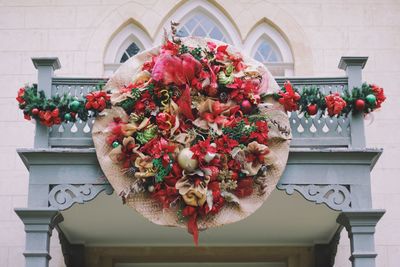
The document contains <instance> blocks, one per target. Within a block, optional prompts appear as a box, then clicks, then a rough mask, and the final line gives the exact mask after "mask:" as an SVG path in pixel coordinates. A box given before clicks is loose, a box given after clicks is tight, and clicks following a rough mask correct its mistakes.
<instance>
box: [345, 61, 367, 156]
mask: <svg viewBox="0 0 400 267" xmlns="http://www.w3.org/2000/svg"><path fill="white" fill-rule="evenodd" d="M367 60H368V57H342V58H341V59H340V62H339V69H342V70H345V71H346V74H347V77H348V78H349V90H352V89H353V87H360V86H361V84H362V69H363V68H364V66H365V64H366V63H367ZM351 147H352V148H365V133H364V117H363V114H361V113H357V114H352V116H351Z"/></svg>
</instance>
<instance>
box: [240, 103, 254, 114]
mask: <svg viewBox="0 0 400 267" xmlns="http://www.w3.org/2000/svg"><path fill="white" fill-rule="evenodd" d="M240 106H241V107H242V110H243V111H244V113H249V112H250V111H251V110H252V108H253V107H252V105H251V103H250V101H249V100H243V101H242V104H241V105H240Z"/></svg>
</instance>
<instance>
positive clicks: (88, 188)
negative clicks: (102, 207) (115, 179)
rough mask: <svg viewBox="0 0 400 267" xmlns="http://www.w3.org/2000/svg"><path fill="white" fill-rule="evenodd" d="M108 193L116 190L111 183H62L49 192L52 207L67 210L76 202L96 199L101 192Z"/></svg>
mask: <svg viewBox="0 0 400 267" xmlns="http://www.w3.org/2000/svg"><path fill="white" fill-rule="evenodd" d="M102 191H105V192H106V194H107V195H110V194H112V192H113V191H114V190H113V188H112V187H111V185H110V184H108V183H107V184H83V185H72V184H60V185H56V186H54V187H53V188H52V189H51V191H50V193H49V203H50V207H53V208H57V209H59V210H66V209H68V208H70V207H71V206H72V205H73V204H75V203H81V204H82V203H84V202H88V201H90V200H92V199H94V198H95V197H96V196H97V195H98V194H99V193H100V192H102Z"/></svg>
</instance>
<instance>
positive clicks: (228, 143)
mask: <svg viewBox="0 0 400 267" xmlns="http://www.w3.org/2000/svg"><path fill="white" fill-rule="evenodd" d="M215 143H216V144H217V150H218V152H222V153H226V154H229V153H231V151H232V149H233V148H235V147H237V146H238V145H239V143H238V142H237V141H236V140H234V139H231V138H229V136H227V135H223V136H222V137H220V138H218V139H217V140H215Z"/></svg>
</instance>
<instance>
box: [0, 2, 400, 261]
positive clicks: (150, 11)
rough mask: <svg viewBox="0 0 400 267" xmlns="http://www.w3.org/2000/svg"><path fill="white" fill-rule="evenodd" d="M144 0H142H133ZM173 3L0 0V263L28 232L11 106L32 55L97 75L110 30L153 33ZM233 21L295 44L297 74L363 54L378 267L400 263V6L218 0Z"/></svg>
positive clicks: (23, 138)
mask: <svg viewBox="0 0 400 267" xmlns="http://www.w3.org/2000/svg"><path fill="white" fill-rule="evenodd" d="M138 2H141V3H138ZM177 3H178V1H176V0H164V1H161V0H160V1H155V0H146V1H136V2H129V1H125V0H117V1H111V0H87V1H83V0H65V1H61V0H31V1H28V0H9V1H5V0H0V84H1V88H2V89H1V92H2V93H1V95H0V108H1V112H0V129H1V131H0V266H10V267H15V266H23V257H22V251H23V246H24V232H23V226H22V223H21V222H20V221H19V219H18V218H17V217H16V215H15V214H14V212H13V208H14V207H24V206H25V205H26V194H27V184H28V172H27V171H26V169H25V167H24V166H23V164H22V162H21V160H20V159H19V157H18V155H17V154H16V152H15V149H16V148H17V147H31V146H32V144H33V130H34V127H33V124H31V123H27V122H26V121H24V120H23V118H22V114H21V113H20V112H19V111H18V110H17V105H16V102H15V99H14V97H15V94H16V91H17V89H18V88H19V87H20V86H21V85H23V84H24V83H25V82H35V81H36V72H35V69H34V68H33V66H32V63H31V61H30V58H31V57H35V56H58V57H59V58H60V61H61V64H62V69H61V70H60V71H58V72H57V75H60V76H97V77H98V76H102V75H103V55H104V53H105V48H106V46H107V43H108V42H109V41H110V38H111V36H112V35H113V33H115V31H116V30H117V29H118V28H119V27H121V26H122V25H123V23H124V22H126V21H127V20H128V19H129V18H130V17H132V18H133V19H135V21H137V22H138V25H139V26H140V27H142V28H144V29H145V31H146V34H148V35H149V36H150V38H152V39H153V40H154V39H155V38H156V37H157V35H158V34H159V32H160V31H161V28H160V25H162V24H163V23H166V17H168V16H169V15H168V12H169V11H170V10H172V9H173V8H176V7H177V6H175V5H177ZM217 3H218V5H220V6H222V7H223V8H224V9H225V10H224V11H223V12H224V13H225V14H226V15H228V18H232V20H233V21H235V23H236V27H235V28H236V30H237V31H238V32H239V35H240V37H241V38H242V39H245V37H246V36H247V35H248V34H249V32H251V29H252V28H253V27H254V25H255V24H256V23H257V22H259V21H262V19H263V17H266V18H267V20H268V21H269V22H272V24H275V25H276V26H278V28H279V30H280V31H282V32H283V33H284V35H285V36H286V37H287V39H288V42H289V44H290V45H291V46H292V50H293V54H294V61H295V72H296V74H297V75H310V76H311V75H315V76H326V75H343V72H342V71H340V70H338V69H337V64H338V60H339V58H340V57H341V56H343V55H352V56H353V55H367V56H369V61H368V63H367V66H366V68H365V71H364V80H366V81H371V82H375V83H377V84H379V85H381V86H383V87H384V88H385V91H386V95H387V97H388V99H387V102H386V103H385V104H384V106H383V109H382V110H381V111H379V112H376V113H375V114H374V121H373V122H372V123H371V124H370V125H368V126H367V127H366V134H367V142H368V145H369V146H370V147H383V148H384V149H385V152H384V153H383V156H382V157H381V159H380V160H379V162H378V164H377V166H376V167H375V170H374V171H373V177H372V184H373V199H374V207H376V208H385V209H387V213H386V215H385V216H384V218H383V219H382V221H381V222H380V223H379V226H378V228H377V234H376V243H377V251H378V253H379V256H378V266H382V267H389V266H390V267H396V266H398V262H399V261H400V231H399V230H398V229H399V226H400V194H399V190H398V187H399V185H400V182H399V181H398V179H399V177H398V173H399V171H400V167H399V166H400V164H398V161H397V156H398V155H397V153H399V151H400V149H399V148H400V138H399V137H398V136H399V134H398V132H397V131H400V120H399V118H398V117H397V116H398V115H397V112H396V111H397V109H398V108H399V100H400V99H399V96H400V90H399V89H398V86H397V83H398V78H397V77H400V63H399V62H400V4H399V2H398V1H396V0H381V1H378V0H376V1H367V0H366V1H362V0H352V1H345V0H339V1H329V0H324V1H320V0H304V1H299V0H269V1H251V0H247V1H246V0H243V1H229V0H220V1H217ZM53 240H54V242H52V245H53V246H54V247H53V250H52V256H53V259H54V260H53V261H52V266H62V265H63V264H62V256H61V253H60V250H59V247H58V242H57V240H56V239H53ZM348 252H349V247H348V240H347V238H346V237H345V235H344V238H342V240H341V243H340V246H339V251H338V256H337V263H336V266H337V267H345V266H350V264H349V262H348V256H349V253H348Z"/></svg>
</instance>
